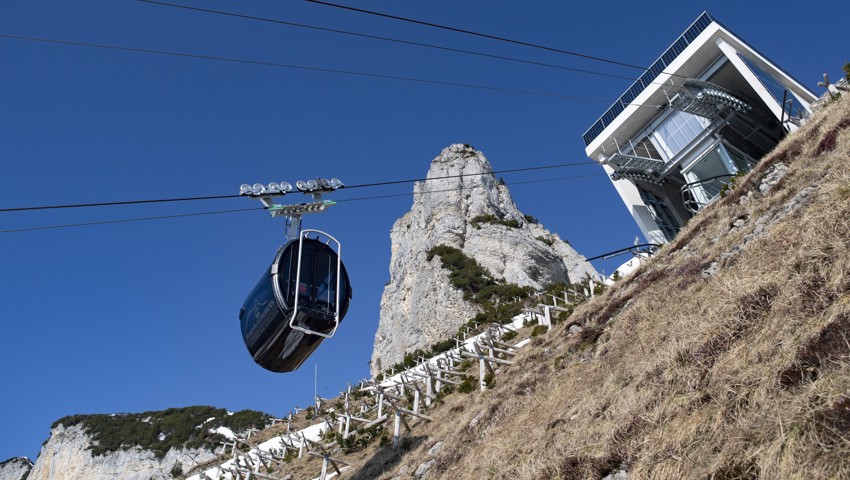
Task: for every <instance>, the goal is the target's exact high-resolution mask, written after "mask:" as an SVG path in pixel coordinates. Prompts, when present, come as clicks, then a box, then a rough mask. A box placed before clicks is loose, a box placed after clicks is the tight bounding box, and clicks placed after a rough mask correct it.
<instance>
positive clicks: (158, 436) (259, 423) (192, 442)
mask: <svg viewBox="0 0 850 480" xmlns="http://www.w3.org/2000/svg"><path fill="white" fill-rule="evenodd" d="M234 417H235V418H234ZM269 418H270V417H269V416H268V415H266V414H264V413H261V412H256V411H252V410H245V411H242V412H236V413H234V414H232V415H228V412H227V410H225V409H223V408H215V407H208V406H195V407H184V408H169V409H167V410H162V411H157V412H144V413H134V414H127V413H122V414H116V415H71V416H68V417H63V418H60V419H59V420H57V421H56V422H54V423H53V425H52V428H55V427H57V426H58V425H60V424H61V425H64V426H65V427H70V426H73V425H79V426H81V427H82V428H83V429H84V430H85V431H86V432H87V433H88V434H89V436H91V437H92V440H93V441H92V445H90V446H89V449H90V450H91V454H92V456H99V455H106V454H108V453H110V452H115V451H118V450H127V449H130V448H133V447H136V446H138V447H141V448H142V449H144V450H150V451H152V452H153V453H154V455H155V456H156V457H157V458H160V459H161V458H163V457H165V454H166V453H168V451H169V450H170V449H172V448H206V449H210V450H212V449H213V448H215V446H216V445H218V443H219V442H221V441H222V440H224V437H223V436H221V435H219V434H217V433H210V430H211V429H215V428H217V427H227V428H230V429H231V430H234V431H236V432H239V431H244V430H246V429H247V428H251V427H255V428H262V427H264V426H265V425H266V423H267V422H268V419H269ZM210 419H211V420H210ZM208 420H209V421H208Z"/></svg>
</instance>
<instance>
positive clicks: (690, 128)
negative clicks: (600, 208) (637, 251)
mask: <svg viewBox="0 0 850 480" xmlns="http://www.w3.org/2000/svg"><path fill="white" fill-rule="evenodd" d="M816 99H817V97H816V96H815V94H814V93H812V92H811V91H809V90H808V89H807V88H806V87H804V86H803V85H802V84H801V83H800V82H798V81H797V80H795V79H794V78H793V77H791V75H789V74H788V73H786V72H785V71H784V70H782V69H781V68H779V67H778V66H777V65H775V64H774V63H773V62H771V61H770V60H768V59H767V58H766V57H765V56H764V55H762V54H760V53H759V52H758V51H757V50H755V49H754V48H752V47H750V46H749V45H747V44H746V43H745V42H744V41H743V40H741V39H740V38H739V37H738V36H736V35H735V34H733V33H732V32H731V31H729V29H727V28H726V27H724V26H723V25H721V24H720V23H719V22H717V21H716V20H715V19H714V18H712V17H711V16H710V15H709V14H708V13H703V14H702V15H700V16H699V18H697V19H696V21H694V23H693V24H691V26H690V27H688V29H687V30H685V33H683V34H682V35H681V36H680V37H679V38H678V39H676V41H675V42H674V43H673V44H672V45H671V46H670V48H668V49H667V50H666V51H664V53H663V54H662V55H661V56H660V57H659V58H658V60H656V61H655V62H654V63H653V64H652V65H651V66H650V67H649V68H648V69H647V70H646V72H645V73H644V74H643V75H641V77H640V78H638V79H637V80H636V81H635V82H634V83H633V84H632V85H631V87H629V89H628V90H626V92H625V93H623V95H622V96H621V97H620V98H618V99H617V101H616V102H614V104H613V105H611V107H610V108H608V110H607V111H605V113H604V114H603V115H602V116H601V117H600V118H599V120H597V121H596V122H595V123H594V124H593V125H592V126H591V127H590V128H589V129H588V130H587V131H586V132H585V133H584V135H583V139H584V143H585V146H586V148H585V152H586V154H587V156H588V157H590V158H591V159H593V160H595V161H597V162H599V164H601V165H602V167H603V168H604V169H605V172H606V173H607V174H608V176H609V177H610V179H611V182H612V183H613V184H614V188H616V189H617V192H618V193H619V194H620V197H621V198H622V199H623V202H625V204H626V207H628V209H629V211H630V213H631V214H632V216H633V217H634V219H635V221H636V222H637V224H638V226H639V227H640V229H641V231H642V232H643V235H644V237H645V238H646V239H647V241H649V242H651V243H666V242H669V241H670V240H672V239H673V237H675V236H676V234H677V232H678V231H679V229H680V228H681V227H682V225H684V223H685V222H686V221H687V220H688V219H689V218H690V217H691V216H693V215H694V214H695V213H696V212H697V211H699V210H700V209H701V208H702V207H704V206H705V205H707V204H708V203H710V202H711V201H713V200H714V199H715V198H717V197H718V195H719V193H720V190H721V188H722V186H723V185H724V184H726V183H728V182H729V181H730V178H732V177H733V176H734V175H735V174H737V173H739V172H745V171H748V170H749V169H750V168H752V166H753V165H754V164H755V163H757V162H758V161H759V160H760V159H761V158H762V157H763V156H764V155H765V154H767V153H768V152H770V151H771V150H772V149H773V148H774V147H775V146H776V145H777V144H778V143H779V141H780V140H782V138H783V137H784V136H785V135H787V134H788V133H789V132H792V131H794V130H796V129H797V128H798V127H799V125H801V124H802V122H805V120H806V118H807V117H808V116H809V115H810V113H811V105H812V103H813V102H814V101H815V100H816Z"/></svg>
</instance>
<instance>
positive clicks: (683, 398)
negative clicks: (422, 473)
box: [296, 96, 850, 480]
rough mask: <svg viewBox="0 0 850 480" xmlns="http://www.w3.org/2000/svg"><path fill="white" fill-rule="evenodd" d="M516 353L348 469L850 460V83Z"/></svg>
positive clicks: (682, 470)
mask: <svg viewBox="0 0 850 480" xmlns="http://www.w3.org/2000/svg"><path fill="white" fill-rule="evenodd" d="M777 162H782V163H785V164H787V165H789V166H790V170H789V172H788V174H787V175H786V177H785V178H784V179H783V181H781V182H779V184H777V186H776V187H775V188H774V189H772V190H771V191H770V192H768V193H767V194H765V195H764V196H763V195H762V194H761V193H759V191H758V185H759V183H760V182H761V180H762V178H763V177H764V176H765V174H766V173H767V171H768V169H769V168H770V167H771V166H772V165H773V164H776V163H777ZM810 187H811V188H810ZM807 188H808V190H806V191H807V192H808V193H809V195H808V196H806V197H805V198H804V199H803V200H802V201H801V202H800V203H799V204H797V206H796V207H794V206H793V205H794V204H793V202H794V201H795V199H800V198H802V197H801V196H800V195H799V194H800V192H802V191H804V189H807ZM738 219H741V220H743V222H744V224H743V225H741V226H738V227H735V228H733V223H734V222H735V220H738ZM760 220H761V221H760ZM757 230H759V231H761V233H758V232H757ZM713 262H717V265H718V266H719V268H718V269H717V272H716V273H715V274H714V275H712V276H706V275H705V274H704V272H705V270H706V269H707V268H708V267H709V265H711V264H712V263H713ZM576 323H580V324H582V325H583V326H584V328H585V331H584V332H583V333H582V335H568V334H567V327H568V326H569V325H571V324H576ZM515 360H516V363H515V365H513V366H511V367H507V368H504V369H503V370H502V372H501V373H500V374H499V376H498V377H497V383H496V385H495V387H494V388H493V389H492V390H489V391H487V392H474V393H471V394H468V395H462V394H458V393H455V394H453V395H450V396H448V397H447V398H446V399H445V400H444V401H443V402H442V403H441V404H440V405H439V406H437V407H435V408H433V409H432V410H431V412H430V415H431V416H432V417H434V419H435V420H436V421H435V422H433V423H431V424H420V425H418V426H417V427H415V430H414V432H413V436H412V439H413V440H412V442H411V443H410V444H409V445H408V448H407V449H406V450H405V451H402V452H394V451H393V450H392V449H389V448H378V447H372V448H371V449H368V450H366V451H364V452H361V453H360V454H357V455H355V456H353V457H352V458H350V460H351V461H352V463H353V464H354V466H353V468H352V469H350V470H349V471H348V472H346V474H345V475H344V476H343V478H346V477H348V478H363V479H365V478H384V479H389V478H394V477H396V476H400V478H411V477H412V474H413V472H414V471H415V470H416V468H417V467H418V466H419V465H421V464H422V463H424V462H426V461H428V460H430V459H431V457H430V456H429V455H428V454H427V453H426V452H427V450H428V449H429V448H431V447H432V446H433V445H434V444H435V443H436V442H438V441H441V442H444V444H445V447H444V449H443V450H442V452H441V453H440V454H439V455H437V456H436V458H435V464H434V467H433V469H432V471H431V473H430V474H429V476H428V477H427V478H434V479H436V478H445V479H520V480H524V479H541V478H542V479H565V480H566V479H585V478H601V477H603V476H605V475H607V474H608V473H611V472H613V471H616V470H617V469H619V468H621V467H622V468H626V469H627V470H628V471H629V472H630V478H636V479H644V478H645V479H655V478H676V479H679V478H687V479H691V478H693V479H697V478H698V479H803V478H805V479H840V478H850V96H845V98H843V99H841V100H840V101H839V102H836V103H835V104H833V105H831V106H830V107H828V108H826V109H825V110H823V111H821V112H820V113H819V114H818V116H817V117H816V118H815V119H814V120H813V121H812V122H810V123H809V124H807V125H806V126H805V127H803V128H802V129H800V130H799V131H798V132H796V133H794V134H792V135H790V136H789V137H788V138H787V139H786V140H785V141H784V142H783V143H782V144H781V145H780V146H779V147H777V149H776V151H775V152H773V153H772V154H771V155H769V156H768V157H766V158H765V160H763V161H762V162H761V163H760V164H759V165H758V166H757V167H756V168H755V169H754V170H753V171H752V172H751V173H750V174H749V175H748V177H746V178H745V179H744V180H743V182H741V184H740V185H739V186H738V187H737V188H735V189H734V190H733V191H732V192H731V193H730V195H728V196H727V197H726V198H725V199H723V200H722V201H720V202H717V203H715V204H713V205H711V206H709V207H708V208H707V209H706V210H705V211H703V212H702V213H700V215H698V216H697V217H696V218H694V219H693V221H692V222H691V224H690V225H689V226H688V227H687V228H686V229H685V230H684V231H683V232H682V233H681V234H680V236H679V237H678V239H677V240H676V241H675V242H673V243H672V244H671V245H669V246H667V247H665V248H663V249H662V251H661V252H660V253H659V254H658V255H657V256H656V257H655V258H654V259H653V260H652V261H650V262H649V263H648V264H646V265H644V266H643V267H642V268H641V269H640V270H639V271H638V272H636V273H635V274H633V275H632V276H630V277H629V278H627V279H625V280H623V281H621V282H618V283H617V285H616V286H615V287H613V288H612V289H611V290H609V291H608V292H606V293H605V294H604V295H602V296H600V297H598V298H596V299H595V300H593V301H591V302H589V303H588V304H585V305H583V306H581V307H580V308H578V309H577V310H576V312H575V313H574V314H573V316H572V317H571V318H570V319H569V320H568V321H566V322H563V323H562V324H561V325H560V326H558V327H555V328H554V329H553V330H552V331H551V332H550V333H549V334H547V335H544V336H541V337H538V338H537V339H535V341H534V342H533V344H532V346H530V347H526V348H524V349H523V350H522V351H521V352H520V355H518V356H517V357H516V359H515ZM473 418H477V419H478V420H477V423H476V425H475V426H474V427H473V426H470V424H471V422H472V420H473ZM313 465H314V466H317V465H318V464H317V463H314V464H313ZM313 470H316V469H315V468H314V469H313ZM296 478H300V477H296Z"/></svg>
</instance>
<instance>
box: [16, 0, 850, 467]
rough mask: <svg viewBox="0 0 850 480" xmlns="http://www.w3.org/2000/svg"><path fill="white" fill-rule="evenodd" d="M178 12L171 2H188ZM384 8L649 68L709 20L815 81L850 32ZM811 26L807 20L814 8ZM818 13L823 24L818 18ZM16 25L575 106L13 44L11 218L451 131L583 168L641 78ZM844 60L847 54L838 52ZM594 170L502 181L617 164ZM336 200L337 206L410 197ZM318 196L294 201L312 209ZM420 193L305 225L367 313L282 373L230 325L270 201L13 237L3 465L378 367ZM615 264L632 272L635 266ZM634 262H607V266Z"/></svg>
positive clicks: (682, 16)
mask: <svg viewBox="0 0 850 480" xmlns="http://www.w3.org/2000/svg"><path fill="white" fill-rule="evenodd" d="M175 1H176V0H175ZM577 3H578V2H561V1H554V0H552V1H540V2H508V1H483V0H482V1H478V0H475V1H472V0H470V1H464V2H457V1H449V0H429V1H427V2H426V1H420V0H409V1H404V2H398V1H388V0H373V1H360V2H356V3H354V2H349V4H351V5H357V6H360V7H363V8H369V9H373V10H379V11H383V12H388V13H393V14H396V15H401V16H408V17H413V18H418V19H422V20H426V21H431V22H435V23H442V24H447V25H451V26H456V27H459V28H464V29H469V30H475V31H481V32H486V33H490V34H494V35H500V36H504V37H510V38H516V39H520V40H525V41H529V42H534V43H539V44H544V45H550V46H554V47H558V48H562V49H567V50H573V51H579V52H584V53H588V54H591V55H596V56H602V57H608V58H612V59H616V60H619V61H622V62H626V63H631V64H637V65H644V66H646V65H649V64H650V63H651V62H652V61H653V60H655V58H656V57H657V56H658V55H659V54H660V53H661V52H662V51H663V50H664V49H665V48H666V47H667V46H668V45H669V44H670V43H671V42H672V41H673V40H675V38H676V37H677V36H678V35H679V34H680V33H681V32H682V31H683V30H684V29H685V28H687V27H688V25H690V23H691V22H692V21H693V20H694V19H695V18H696V17H697V16H698V15H699V14H700V13H701V12H702V11H703V10H708V11H709V13H711V14H712V15H714V16H715V17H716V18H718V19H719V20H720V21H721V22H723V23H724V24H725V25H726V26H727V27H729V28H730V29H732V30H733V31H735V32H736V33H737V34H739V35H740V36H741V37H742V38H744V39H745V40H747V41H748V42H749V43H750V44H751V45H753V46H755V47H756V48H757V49H759V50H760V51H761V52H762V53H764V54H765V55H767V56H768V57H770V58H771V59H773V60H774V61H775V62H776V63H778V64H779V65H781V66H782V67H783V68H785V69H786V70H788V71H789V72H790V73H791V74H792V75H794V76H796V77H797V78H799V79H801V80H802V81H803V82H804V83H805V84H806V85H807V86H809V87H810V88H811V89H813V90H815V91H818V88H817V86H816V82H817V80H818V79H819V77H820V75H821V74H822V73H823V72H825V71H828V72H830V73H832V74H833V77H835V78H837V77H838V74H839V72H840V66H841V65H842V64H843V63H844V62H846V61H848V60H850V59H848V58H846V49H845V48H842V47H840V45H842V42H841V40H840V39H841V36H842V35H841V34H840V33H839V32H844V31H845V30H846V18H844V17H843V16H841V15H830V12H829V11H828V8H829V7H827V6H818V7H817V10H816V11H815V10H812V9H809V10H806V11H804V12H801V11H800V6H799V3H798V2H783V1H779V2H771V3H770V8H769V9H764V8H761V7H757V6H755V5H753V3H754V2H726V1H724V2H716V5H715V4H709V3H700V2H669V1H665V2H655V1H648V2H580V3H581V4H577ZM186 4H189V5H195V6H200V7H205V8H214V9H221V10H228V11H233V12H239V13H243V14H248V15H255V16H263V17H269V18H276V19H281V20H287V21H292V22H301V23H309V24H314V25H320V26H324V27H330V28H340V29H348V30H354V31H358V32H364V33H370V34H375V35H383V36H391V37H398V38H403V39H406V40H411V41H419V42H428V43H435V44H440V45H445V46H449V47H454V48H462V49H470V50H479V51H483V52H487V53H492V54H497V55H507V56H515V57H520V58H524V59H528V60H533V61H539V62H547V63H556V64H559V65H563V66H568V67H574V68H583V69H593V70H600V71H604V72H607V73H611V74H615V75H625V76H632V77H636V76H637V74H639V72H637V71H634V70H630V69H628V68H623V67H616V66H613V65H608V64H603V63H598V62H592V61H588V60H581V59H577V58H574V57H569V56H565V55H560V54H555V53H547V52H542V51H537V50H532V49H529V48H525V47H520V46H517V45H508V44H504V43H497V42H494V41H491V40H486V39H481V38H473V37H470V36H465V35H461V34H457V33H451V32H445V31H438V30H434V29H429V28H425V27H421V26H415V25H410V24H405V23H401V22H395V21H390V20H387V19H380V18H374V17H368V16H364V15H361V14H356V13H352V12H345V11H340V10H336V9H331V8H328V7H323V6H319V5H314V4H310V3H307V2H302V1H296V0H278V1H271V0H265V1H260V0H250V1H243V2H234V1H217V0H186ZM801 13H806V14H812V15H813V16H812V17H804V16H803V15H801ZM815 17H816V18H815ZM0 34H7V35H24V36H33V37H44V38H53V39H61V40H72V41H77V42H90V43H101V44H112V45H120V46H126V47H134V48H146V49H159V50H169V51H177V52H186V53H193V54H201V55H213V56H226V57H234V58H240V59H249V60H257V61H266V62H274V63H286V64H293V65H304V66H312V67H321V68H330V69H342V70H352V71H360V72H369V73H377V74H385V75H395V76H406V77H416V78H422V79H430V80H439V81H447V82H456V83H470V84H479V85H487V86H493V87H499V88H506V89H516V90H531V91H538V92H549V93H556V94H559V95H572V96H582V97H589V98H593V99H595V101H576V100H568V99H563V98H554V97H543V96H533V95H521V94H511V93H502V92H494V91H485V90H476V89H466V88H459V87H449V86H440V85H428V84H422V83H413V82H403V81H394V80H386V79H375V78H366V77H357V76H350V75H341V74H331V73H317V72H307V71H299V70H292V69H283V68H272V67H265V66H258V65H246V64H233V63H222V62H215V61H209V60H199V59H189V58H175V57H167V56H162V55H152V54H144V53H129V52H121V51H110V50H103V49H92V48H84V47H79V46H68V45H55V44H45V43H36V42H28V41H22V40H14V39H8V38H0V70H1V71H2V73H0V91H2V92H3V96H2V98H3V100H2V109H0V166H2V169H1V170H0V208H9V207H17V206H30V205H48V204H65V203H86V202H102V201H111V200H132V199H145V198H165V197H177V196H195V195H222V194H230V193H237V192H238V187H239V185H240V184H242V183H253V182H270V181H280V180H288V181H290V182H294V181H295V180H298V179H305V178H314V177H317V176H324V177H332V176H335V177H339V178H340V179H342V180H343V181H344V182H346V183H348V184H358V183H368V182H377V181H383V180H396V179H404V178H416V177H421V176H423V175H424V174H425V172H426V171H427V169H428V165H429V162H430V160H431V159H432V158H434V157H435V156H436V155H437V154H439V152H440V150H441V149H443V148H444V147H446V146H447V145H449V144H451V143H458V142H462V143H468V144H471V145H473V146H474V147H476V148H477V149H479V150H482V151H483V152H484V154H485V155H486V156H487V157H488V159H489V160H490V161H491V163H492V164H493V166H494V168H495V169H511V168H522V167H526V166H537V165H549V164H557V163H565V162H579V161H584V160H586V158H585V157H584V155H583V144H582V142H581V137H580V136H581V134H582V133H583V132H584V130H585V129H587V128H588V127H589V126H590V125H591V124H592V123H593V121H595V120H596V118H597V117H598V116H599V115H600V114H601V113H602V112H603V111H604V110H605V108H607V106H608V105H609V104H610V102H612V101H613V100H614V99H616V98H617V97H618V96H619V95H620V94H621V93H622V92H623V91H624V90H625V89H626V88H627V87H628V86H629V83H630V82H628V81H626V80H622V79H615V78H608V77H600V76H590V75H585V74H577V73H572V72H567V71H563V70H555V69H549V68H543V67H536V66H531V65H518V64H515V63H509V62H505V61H499V60H494V59H485V58H478V57H470V56H467V55H461V54H457V53H449V52H440V51H434V50H427V49H422V48H416V47H411V46H403V45H397V44H390V43H386V42H378V41H374V40H367V39H360V38H352V37H346V36H341V35H335V34H330V33H325V32H316V31H309V30H304V29H297V28H293V27H288V26H281V25H272V24H267V23H259V22H252V21H247V20H242V19H236V18H228V17H222V16H215V15H210V14H204V13H198V12H188V11H181V10H176V9H172V8H166V7H162V6H157V5H150V4H144V3H140V2H137V1H132V0H110V1H107V0H89V1H83V2H67V1H59V0H55V1H46V0H27V1H23V0H0ZM842 55H844V56H842ZM600 173H601V169H599V168H596V167H593V166H582V167H574V168H565V169H557V170H549V171H538V172H527V173H517V174H509V175H505V176H504V177H505V180H506V181H507V182H508V183H509V184H510V183H511V182H525V181H533V180H541V179H547V178H548V179H554V178H560V177H565V176H577V175H591V174H600ZM411 190H412V186H411V185H397V186H393V187H382V188H372V189H358V190H351V191H341V192H339V193H338V194H336V195H335V196H334V199H336V200H343V199H346V198H355V197H362V196H371V195H388V194H396V193H408V192H410V191H411ZM511 192H512V194H513V197H514V200H515V201H516V203H517V204H518V206H519V208H520V209H521V210H522V211H524V212H525V213H528V214H531V215H534V216H536V217H538V218H539V219H540V220H541V222H542V223H543V224H544V225H545V226H546V227H547V228H549V229H551V230H553V231H556V232H558V233H559V234H561V236H562V237H563V238H566V239H568V240H569V241H570V242H571V243H572V245H573V246H574V247H575V248H576V249H577V250H578V251H579V252H581V253H582V254H584V255H586V256H591V255H594V254H597V253H602V252H605V251H608V250H613V249H616V248H619V247H622V246H625V245H628V244H630V243H631V242H632V240H633V239H634V237H635V235H637V234H638V233H639V232H638V229H637V227H636V226H635V225H634V223H633V221H632V219H631V217H629V216H628V215H627V212H626V210H625V208H624V207H623V205H622V203H621V201H620V200H619V198H618V197H617V195H616V193H615V192H614V190H613V188H612V187H611V186H610V183H609V182H608V180H607V179H606V178H605V177H604V176H602V175H597V176H592V177H586V178H580V179H564V180H557V181H552V182H549V183H530V184H518V185H516V186H515V187H512V189H511ZM298 200H300V199H298ZM255 203H256V202H252V201H250V200H248V199H230V200H216V201H208V202H198V203H183V204H163V205H141V206H123V207H104V208H96V209H75V210H55V211H40V212H11V213H0V230H5V229H14V228H23V227H31V226H40V225H51V224H65V223H80V222H90V221H99V220H111V219H123V218H132V217H143V216H155V215H173V214H180V213H191V212H201V211H211V210H224V209H237V208H246V207H253V206H255ZM410 205H411V198H410V197H396V198H390V199H383V200H368V201H357V202H340V204H339V205H338V206H336V207H334V208H332V209H330V210H329V211H328V212H326V213H324V214H322V215H316V216H311V217H306V218H305V227H311V228H320V229H324V230H326V231H328V232H330V233H331V234H333V235H334V236H336V237H337V238H339V239H340V240H341V241H342V242H343V245H344V247H343V248H344V253H345V254H346V256H345V257H344V261H345V263H346V266H347V268H348V271H349V274H350V276H351V282H352V286H353V289H354V299H353V301H352V304H351V308H350V310H349V313H348V316H347V317H346V318H345V321H344V322H343V324H342V326H341V328H340V330H339V332H338V335H337V336H336V337H334V338H333V339H331V340H328V341H326V342H324V344H322V346H321V347H320V348H319V349H318V351H317V352H316V353H315V354H314V355H313V357H311V358H310V359H309V360H308V362H307V363H306V364H305V365H304V366H303V367H302V368H301V370H299V371H297V372H295V373H291V374H273V373H270V372H267V371H264V370H263V369H261V368H260V367H258V366H256V365H255V364H254V363H253V362H252V361H251V358H250V357H249V355H248V354H247V351H246V350H245V348H244V345H243V344H242V340H241V336H240V334H239V327H238V319H237V314H238V310H239V307H240V306H241V304H242V301H243V300H244V297H245V296H246V295H247V293H248V292H249V291H250V289H251V288H252V287H253V285H254V283H255V282H256V280H257V278H258V276H259V275H260V273H261V272H262V270H263V269H264V268H266V266H267V264H268V263H269V262H270V261H271V259H272V256H273V255H274V253H275V249H276V248H277V247H278V246H279V245H280V244H281V243H282V241H283V233H282V232H283V224H282V222H281V221H279V220H272V219H270V218H269V217H268V216H267V215H266V214H264V213H262V212H259V211H258V212H245V213H229V214H223V215H211V216H204V217H192V218H183V219H171V220H161V221H150V222H137V223H122V224H112V225H102V226H90V227H81V228H68V229H58V230H45V231H35V232H18V233H2V234H0V319H2V325H3V331H2V334H0V369H2V370H0V374H2V375H0V376H2V378H3V392H4V393H3V395H2V396H0V430H2V431H3V435H2V436H0V460H2V459H5V458H8V457H12V456H17V455H27V456H30V457H32V458H34V457H35V456H36V455H37V452H38V449H39V446H40V444H41V442H42V441H44V440H45V439H46V438H47V436H48V434H49V427H50V424H51V423H52V422H53V421H54V420H56V419H58V418H59V417H62V416H64V415H69V414H76V413H113V412H138V411H144V410H158V409H163V408H167V407H172V406H186V405H198V404H202V405H215V406H218V407H225V408H228V409H231V410H239V409H245V408H251V409H257V410H263V411H266V412H269V413H272V414H276V415H284V414H285V413H286V412H287V411H288V410H289V409H290V408H292V407H294V406H295V405H299V406H304V405H306V404H308V403H309V402H310V401H311V398H312V394H313V372H314V365H316V364H317V365H318V369H319V381H318V390H319V394H320V395H323V396H332V395H334V394H336V393H337V392H338V391H339V390H340V389H342V388H344V387H345V384H346V382H347V381H352V382H353V381H356V380H358V379H360V378H363V377H365V376H367V374H368V364H367V362H368V360H369V357H370V353H371V349H372V341H373V337H374V333H375V329H376V328H377V324H378V311H379V302H380V295H381V292H382V290H383V287H384V284H385V283H386V281H387V280H388V278H389V272H388V264H389V256H390V243H389V230H390V228H391V227H392V224H393V222H394V221H395V220H396V219H397V218H398V217H399V216H401V215H402V214H404V212H405V211H407V210H408V209H409V208H410ZM618 260H625V259H624V258H621V259H618ZM616 263H618V262H608V263H602V264H597V265H596V266H597V268H598V269H605V270H607V271H608V272H610V271H612V270H613V268H615V267H616Z"/></svg>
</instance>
